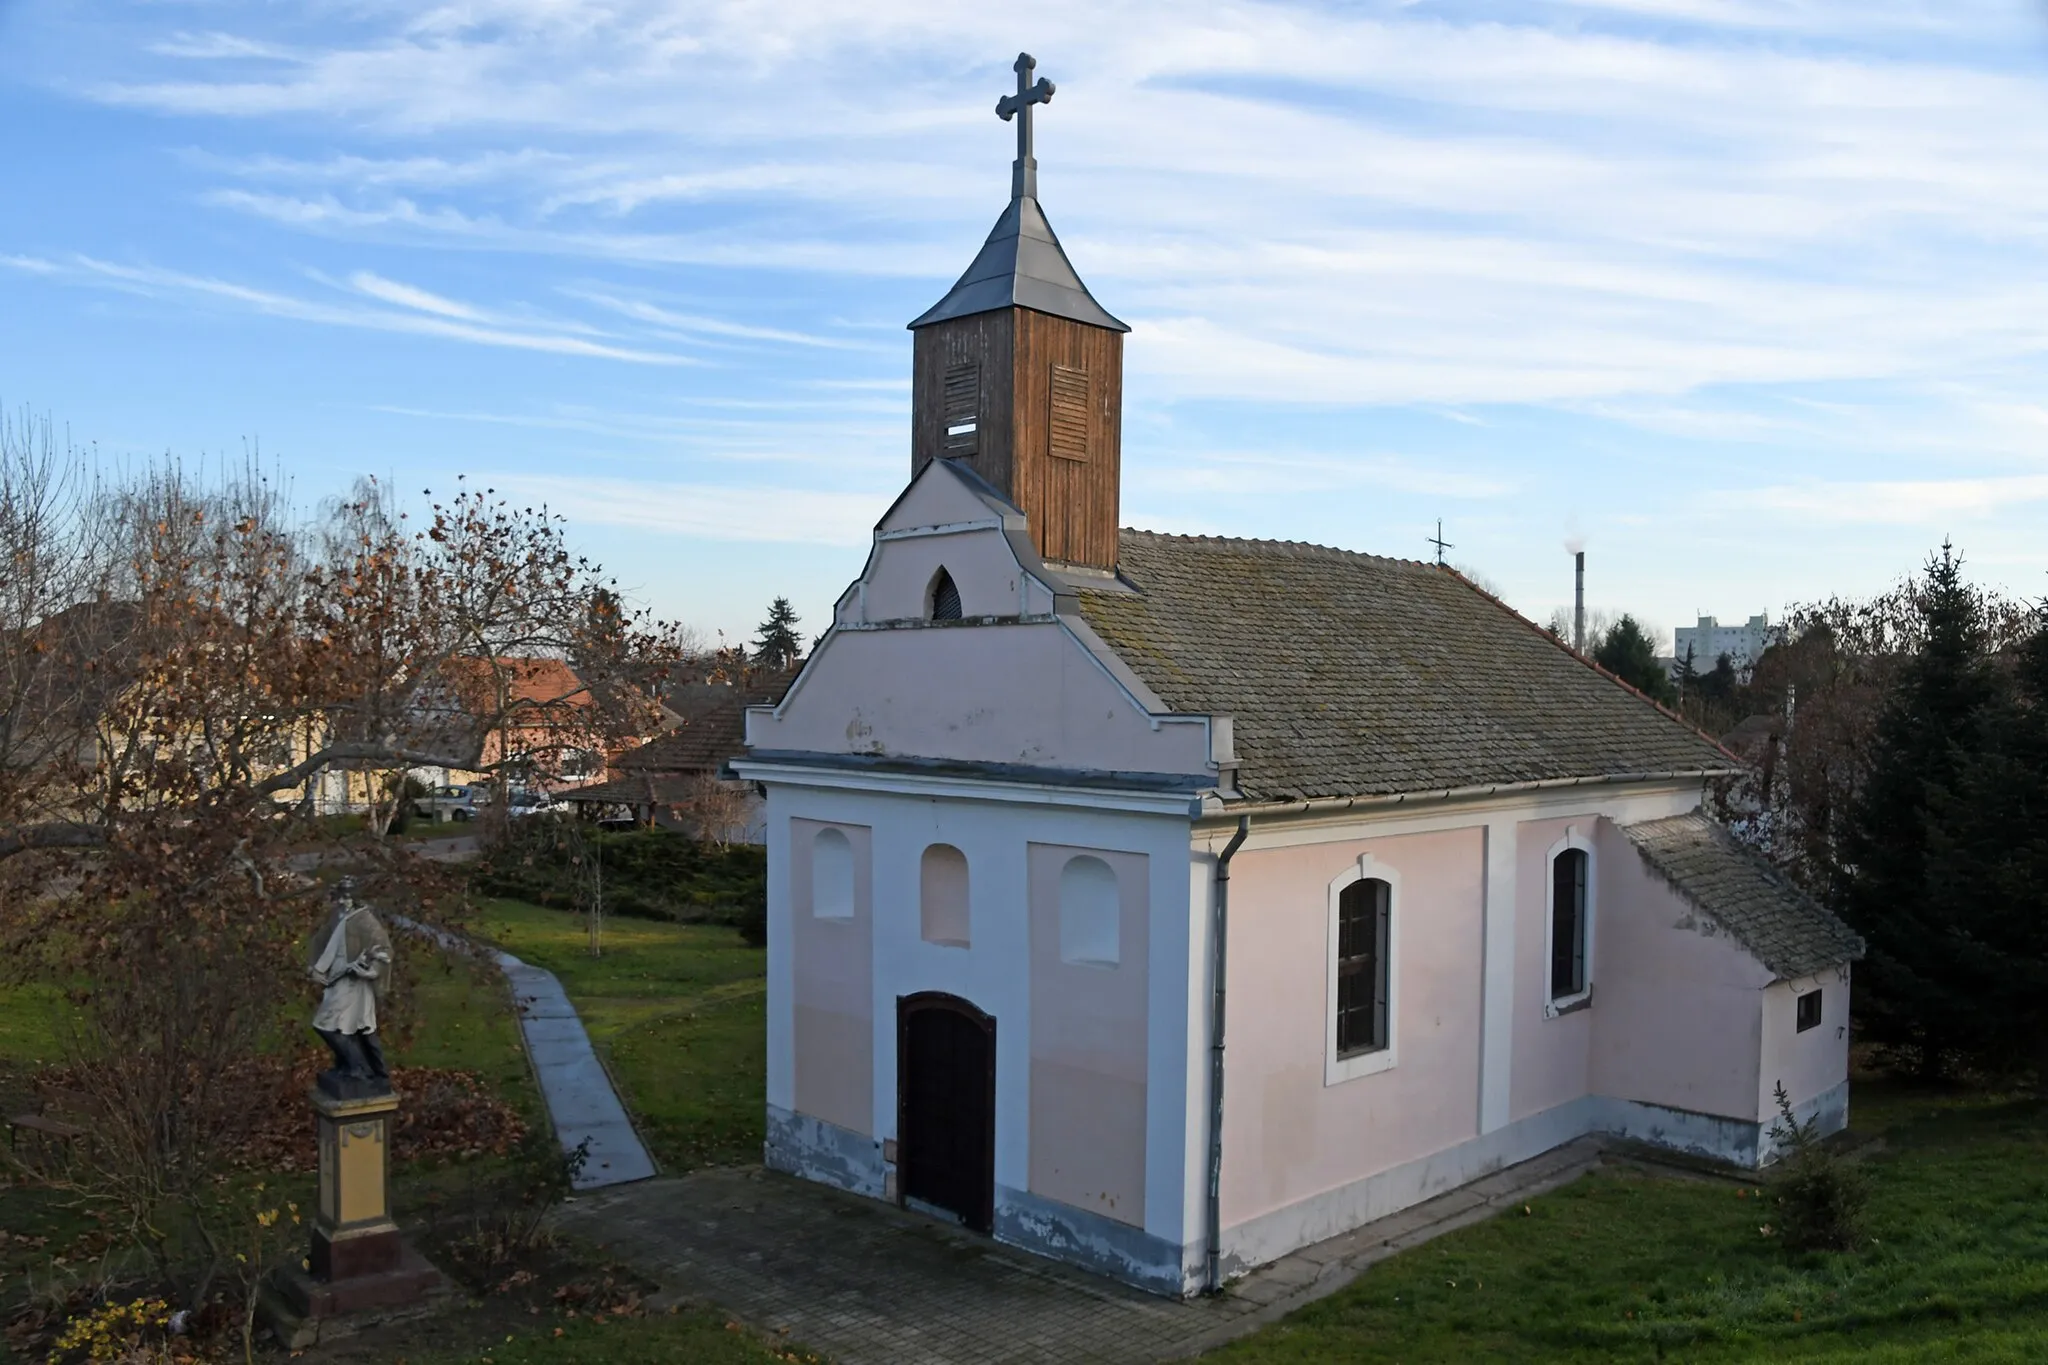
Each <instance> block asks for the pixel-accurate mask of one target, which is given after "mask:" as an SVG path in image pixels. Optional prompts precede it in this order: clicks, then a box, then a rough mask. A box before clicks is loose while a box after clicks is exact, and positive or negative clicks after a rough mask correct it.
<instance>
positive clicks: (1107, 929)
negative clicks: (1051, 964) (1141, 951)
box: [1060, 853, 1123, 967]
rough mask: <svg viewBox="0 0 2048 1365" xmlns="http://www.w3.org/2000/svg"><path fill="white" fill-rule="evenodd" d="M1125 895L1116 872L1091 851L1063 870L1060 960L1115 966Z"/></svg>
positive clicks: (1120, 948) (1119, 950)
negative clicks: (1122, 893)
mask: <svg viewBox="0 0 2048 1365" xmlns="http://www.w3.org/2000/svg"><path fill="white" fill-rule="evenodd" d="M1122 938H1123V897H1122V896H1121V895H1120V894H1119V893H1118V891H1117V884H1116V872H1115V870H1114V869H1112V868H1111V867H1110V865H1109V864H1108V863H1106V862H1104V861H1102V859H1100V858H1091V857H1089V856H1088V855H1087V854H1085V853H1084V854H1081V855H1079V856H1078V857H1073V858H1069V859H1067V865H1066V866H1065V867H1063V868H1061V869H1060V961H1062V962H1071V963H1074V964H1075V965H1077V966H1083V967H1114V966H1116V964H1117V961H1118V959H1119V957H1120V955H1121V952H1122V948H1123V943H1122Z"/></svg>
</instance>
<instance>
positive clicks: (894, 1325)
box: [559, 1139, 1600, 1365]
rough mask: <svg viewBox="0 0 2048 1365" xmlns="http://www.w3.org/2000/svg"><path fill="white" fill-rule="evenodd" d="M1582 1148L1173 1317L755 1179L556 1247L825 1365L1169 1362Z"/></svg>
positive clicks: (940, 1230)
mask: <svg viewBox="0 0 2048 1365" xmlns="http://www.w3.org/2000/svg"><path fill="white" fill-rule="evenodd" d="M1599 1155H1600V1147H1599V1144H1598V1143H1597V1142H1596V1141H1594V1140H1591V1139H1582V1140H1580V1141H1578V1142H1574V1143H1570V1144H1567V1145H1566V1146H1564V1147H1561V1148H1559V1149H1557V1150H1556V1151H1554V1152H1550V1153H1547V1154H1545V1155H1544V1156H1541V1157H1538V1158H1536V1159H1535V1160H1534V1161H1529V1162H1524V1163H1523V1164H1522V1165H1520V1166H1516V1167H1511V1168H1509V1169H1508V1170H1506V1171H1502V1172H1499V1173H1497V1174H1496V1175H1493V1176H1490V1177H1488V1178H1487V1180H1486V1181H1484V1182H1481V1183H1482V1184H1483V1185H1484V1186H1485V1188H1484V1189H1483V1190H1481V1189H1480V1188H1479V1186H1478V1185H1474V1186H1468V1187H1466V1188H1465V1189H1463V1190H1453V1191H1450V1192H1449V1193H1447V1194H1444V1195H1440V1196H1438V1197H1437V1198H1436V1199H1433V1200H1430V1201H1427V1202H1425V1203H1422V1204H1418V1205H1416V1206H1415V1207H1414V1208H1411V1209H1406V1210H1403V1211H1402V1212H1401V1213H1398V1214H1394V1215H1392V1216H1390V1217H1388V1218H1386V1219H1382V1220H1380V1221H1379V1222H1377V1223H1373V1224H1368V1225H1367V1226H1365V1227H1362V1228H1356V1229H1353V1230H1352V1231H1350V1232H1348V1233H1345V1234H1343V1235H1342V1236H1340V1237H1336V1238H1332V1239H1331V1240H1330V1241H1328V1242H1324V1243H1320V1244H1318V1245H1317V1246H1314V1247H1306V1248H1303V1249H1302V1250H1301V1251H1298V1252H1295V1253H1293V1254H1292V1255H1289V1256H1286V1257H1283V1258H1281V1259H1280V1260H1279V1261H1276V1262H1274V1263H1273V1264H1272V1265H1270V1266H1266V1267H1263V1268H1261V1269H1260V1270H1257V1271H1254V1272H1253V1273H1252V1274H1250V1275H1248V1276H1245V1277H1244V1278H1242V1279H1240V1280H1237V1281H1235V1282H1233V1284H1232V1285H1231V1287H1230V1289H1229V1291H1228V1292H1226V1293H1224V1294H1222V1295H1220V1296H1218V1297H1215V1298H1205V1299H1191V1300H1187V1301H1185V1302H1182V1301H1176V1300H1172V1299H1164V1298H1158V1297H1155V1296H1153V1295H1150V1294H1145V1293H1141V1292H1139V1291H1138V1290H1134V1289H1128V1288H1126V1287H1124V1286H1122V1285H1118V1284H1115V1283H1113V1282H1111V1281H1108V1280H1104V1279H1101V1278H1098V1277H1096V1276H1093V1275H1089V1274H1086V1273H1084V1272H1082V1271H1080V1270H1077V1269H1074V1268H1073V1267H1071V1266H1066V1265H1061V1264H1059V1263H1057V1262H1053V1261H1048V1260H1045V1259H1042V1258H1040V1257H1036V1256H1031V1255H1027V1254H1026V1253H1024V1252H1021V1251H1018V1250H1016V1249H1014V1248H1011V1247H1005V1246H1002V1245H1000V1244H998V1243H996V1242H993V1241H990V1240H989V1239H988V1238H985V1237H981V1236H977V1235H975V1234H973V1233H970V1232H967V1231H966V1230H965V1229H962V1228H959V1227H955V1226H951V1225H948V1224H944V1223H940V1222H938V1221H935V1220H932V1219H928V1218H923V1217H920V1216H918V1215H916V1214H912V1213H907V1212H904V1211H902V1210H900V1209H897V1208H895V1207H894V1206H892V1205H887V1204H882V1203H878V1202H876V1201H873V1200H869V1199H862V1198H859V1197H857V1196H854V1195H849V1194H846V1193H843V1192H841V1191H838V1190H834V1189H830V1188H828V1187H826V1186H822V1185H817V1184H813V1183H811V1182H809V1181H803V1180H797V1179H794V1178H792V1177H789V1176H784V1175H778V1174H774V1173H772V1172H768V1171H764V1170H761V1169H759V1168H753V1167H749V1168H744V1169H735V1168H721V1169H714V1170H706V1171H698V1172H695V1173H693V1174H690V1175H685V1176H677V1177H669V1178H663V1179H657V1180H649V1181H645V1182H644V1183H641V1184H638V1185H635V1186H633V1187H632V1188H631V1189H618V1190H600V1191H597V1192H595V1193H593V1194H589V1195H584V1196H581V1197H579V1198H577V1199H575V1200H574V1201H572V1202H571V1203H570V1204H568V1205H567V1206H565V1207H564V1208H563V1210H562V1211H561V1213H560V1215H559V1225H560V1226H561V1227H562V1229H563V1230H564V1231H567V1232H570V1233H573V1234H575V1235H577V1236H581V1237H584V1238H587V1239H589V1240H590V1241H593V1242H596V1243H598V1244H599V1245H601V1246H603V1247H604V1248H605V1249H606V1250H607V1251H609V1252H610V1253H611V1254H612V1255H614V1256H616V1257H618V1258H619V1259H621V1260H622V1261H624V1262H626V1263H627V1264H629V1265H631V1266H633V1267H634V1268H635V1269H636V1270H638V1271H639V1272H640V1273H641V1274H643V1275H646V1276H647V1277H648V1278H649V1279H651V1280H653V1281H655V1282H656V1283H657V1284H658V1285H659V1286H660V1287H661V1294H662V1297H664V1298H666V1299H667V1300H669V1301H672V1302H690V1303H698V1304H704V1305H708V1306H711V1307H716V1308H719V1309H721V1310H723V1311H725V1312H727V1313H730V1314H732V1315H733V1316H734V1317H736V1318H738V1319H740V1320H742V1321H745V1322H747V1323H748V1324H750V1325H752V1326H754V1327H757V1328H760V1329H761V1330H764V1331H767V1332H771V1333H779V1334H786V1336H787V1338H788V1339H789V1340H791V1341H795V1342H801V1343H803V1344H804V1345H805V1346H807V1347H809V1348H811V1349H813V1350H817V1351H822V1352H824V1353H825V1354H826V1355H827V1356H829V1357H830V1358H831V1359H832V1360H833V1361H834V1362H835V1365H920V1363H922V1362H928V1363H929V1365H1032V1363H1034V1362H1047V1363H1048V1365H1050V1363H1051V1362H1068V1361H1132V1362H1138V1361H1146V1362H1149V1361H1162V1360H1175V1359H1182V1358H1185V1357H1188V1356H1192V1355H1195V1354H1198V1353H1199V1352H1201V1351H1204V1350H1210V1349H1213V1348H1215V1347H1217V1346H1220V1345H1222V1344H1223V1343H1224V1342H1226V1341H1229V1340H1231V1339H1232V1338H1234V1337H1238V1336H1242V1335H1244V1334H1245V1333H1247V1332H1250V1331H1254V1330H1256V1329H1257V1328H1259V1327H1261V1326H1263V1325H1265V1324H1266V1323H1268V1322H1271V1321H1274V1320H1276V1319H1278V1318H1280V1317H1283V1316H1285V1315H1286V1314H1288V1313H1291V1312H1293V1311H1294V1310H1295V1309H1297V1308H1301V1307H1303V1306H1304V1305H1306V1304H1309V1303H1312V1302H1314V1301H1315V1300H1317V1299H1320V1298H1323V1297H1325V1296H1326V1295H1329V1294H1332V1293H1335V1292H1336V1291H1337V1290H1339V1289H1341V1288H1343V1287H1344V1286H1345V1285H1347V1284H1349V1283H1350V1282H1351V1281H1352V1280H1353V1279H1355V1278H1357V1276H1358V1275H1360V1274H1361V1273H1363V1272H1364V1271H1365V1270H1366V1269H1367V1268H1368V1267H1370V1266H1371V1265H1373V1264H1374V1263H1375V1262H1377V1261H1380V1260H1384V1259H1385V1258H1386V1257H1388V1256H1391V1255H1394V1254H1395V1253H1396V1252H1398V1251H1400V1250H1404V1249H1406V1248H1407V1247H1410V1246H1414V1245H1418V1244H1420V1243H1421V1242H1424V1241H1427V1240H1429V1239H1430V1238H1431V1237H1434V1236H1438V1235H1440V1234H1442V1233H1444V1232H1447V1231H1450V1230H1451V1229H1453V1228H1456V1227H1463V1226H1465V1225H1466V1224H1468V1223H1472V1222H1477V1221H1479V1220H1480V1219H1481V1218H1485V1217H1490V1216H1491V1215H1492V1214H1494V1213H1496V1212H1498V1211H1500V1210H1501V1209H1503V1208H1507V1207H1512V1206H1518V1205H1519V1204H1520V1203H1521V1202H1523V1201H1524V1200H1527V1199H1530V1198H1533V1197H1534V1196H1535V1195H1537V1194H1540V1193H1542V1192H1543V1191H1545V1190H1548V1189H1553V1188H1555V1187H1557V1186H1558V1185H1562V1184H1564V1183H1566V1182H1567V1181H1570V1180H1574V1179H1576V1178H1577V1177H1578V1176H1580V1175H1582V1174H1584V1173H1585V1172H1586V1171H1587V1170H1590V1169H1592V1168H1593V1167H1594V1166H1596V1165H1597V1164H1598V1163H1599Z"/></svg>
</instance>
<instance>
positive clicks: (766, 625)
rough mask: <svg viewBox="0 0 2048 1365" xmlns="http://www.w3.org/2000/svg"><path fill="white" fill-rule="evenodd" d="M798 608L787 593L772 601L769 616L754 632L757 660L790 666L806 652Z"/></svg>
mask: <svg viewBox="0 0 2048 1365" xmlns="http://www.w3.org/2000/svg"><path fill="white" fill-rule="evenodd" d="M797 619H798V618H797V614H796V609H795V608H794V607H792V606H790V605H789V599H788V598H787V597H778V598H776V599H775V600H774V601H773V602H771V603H769V604H768V619H767V620H765V621H763V622H762V623H761V627H760V629H759V630H758V631H756V632H755V634H754V662H755V663H757V664H759V665H761V667H763V668H768V669H774V670H777V671H779V670H781V669H785V668H788V667H789V666H790V665H791V664H793V663H795V662H796V661H797V660H798V659H799V658H800V657H802V655H803V650H804V642H803V637H802V636H800V635H798V634H797V633H796V624H797Z"/></svg>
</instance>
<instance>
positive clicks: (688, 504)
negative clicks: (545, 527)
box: [489, 473, 893, 546]
mask: <svg viewBox="0 0 2048 1365" xmlns="http://www.w3.org/2000/svg"><path fill="white" fill-rule="evenodd" d="M489 482H491V483H492V484H493V485H494V486H496V487H498V488H501V489H507V490H518V491H519V493H520V494H521V495H522V496H524V497H530V498H534V499H537V500H540V501H544V502H546V503H547V504H548V506H549V507H550V508H551V509H553V510H555V511H557V512H561V513H564V514H566V515H567V516H568V517H569V518H570V520H571V521H572V522H573V523H575V524H577V525H598V526H629V527H638V528H645V529H651V530H657V531H665V532H668V533H670V534H672V535H677V536H692V537H698V538H702V539H705V540H722V541H733V542H750V543H768V544H777V545H840V546H852V545H865V544H867V543H868V542H869V539H870V536H871V532H872V530H873V528H874V524H875V523H876V522H877V521H879V520H881V517H882V513H883V512H885V511H887V510H888V506H889V500H890V496H893V495H880V494H875V493H835V492H826V491H822V490H818V489H803V488H785V487H776V486H770V485H757V486H731V485H722V484H686V483H657V482H646V483H643V482H639V481H632V480H625V479H596V478H573V479H570V478H558V477H552V476H547V475H535V474H519V473H506V474H494V475H491V476H489Z"/></svg>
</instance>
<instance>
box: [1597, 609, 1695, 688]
mask: <svg viewBox="0 0 2048 1365" xmlns="http://www.w3.org/2000/svg"><path fill="white" fill-rule="evenodd" d="M1593 662H1594V663H1596V664H1599V665H1600V666H1601V667H1602V668H1604V669H1606V670H1607V671H1608V672H1609V673H1612V674H1613V675H1614V676H1615V677H1617V678H1619V679H1621V680H1622V681H1623V682H1625V683H1627V684H1628V685H1629V686H1631V687H1634V688H1636V689H1638V690H1639V691H1641V692H1643V693H1645V694H1646V695H1648V696H1650V697H1653V698H1655V699H1656V700H1658V701H1661V702H1665V703H1670V702H1672V701H1674V700H1676V698H1674V697H1673V696H1672V694H1671V677H1670V675H1669V674H1668V673H1666V672H1665V671H1664V665H1663V664H1661V663H1659V662H1658V661H1657V647H1656V646H1655V645H1653V644H1651V643H1650V637H1649V636H1647V635H1645V634H1644V633H1643V628H1642V627H1641V626H1639V625H1637V624H1636V618H1635V617H1633V616H1624V617H1622V618H1621V619H1620V620H1619V621H1616V622H1615V623H1614V626H1613V628H1612V629H1610V630H1609V631H1608V632H1607V634H1606V635H1605V636H1603V637H1602V638H1601V640H1600V643H1599V644H1598V645H1596V646H1594V649H1593Z"/></svg>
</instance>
